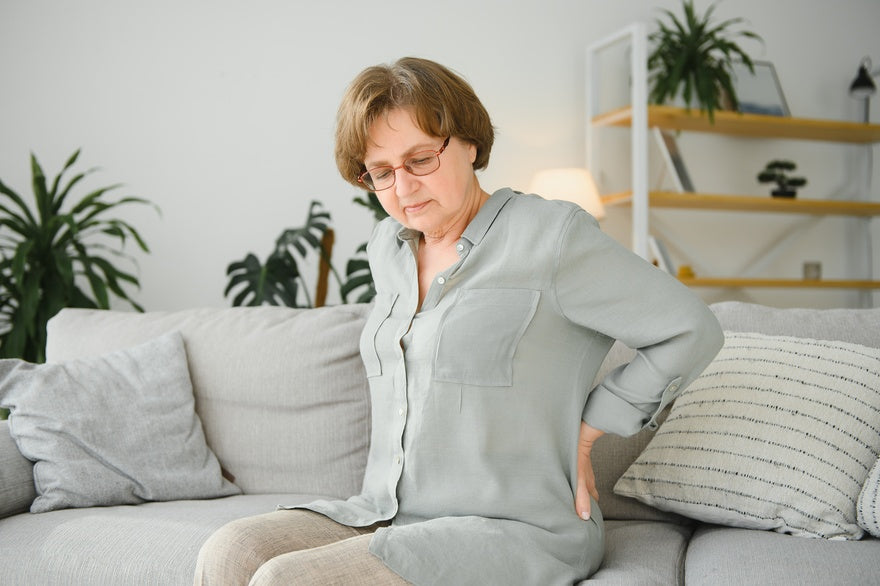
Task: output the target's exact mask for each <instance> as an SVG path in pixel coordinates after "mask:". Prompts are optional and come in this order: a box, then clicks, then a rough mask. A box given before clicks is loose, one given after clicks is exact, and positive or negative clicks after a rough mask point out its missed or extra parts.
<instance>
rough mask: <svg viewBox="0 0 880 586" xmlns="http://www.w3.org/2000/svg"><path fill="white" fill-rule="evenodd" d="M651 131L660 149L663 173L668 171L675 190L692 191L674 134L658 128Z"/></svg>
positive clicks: (692, 187)
mask: <svg viewBox="0 0 880 586" xmlns="http://www.w3.org/2000/svg"><path fill="white" fill-rule="evenodd" d="M652 133H653V134H654V141H655V142H656V144H657V149H658V150H659V151H660V157H661V158H662V159H663V169H662V170H663V171H664V175H667V173H666V172H668V176H669V177H670V178H671V180H672V184H673V186H674V187H675V190H676V191H679V192H683V191H694V184H693V182H692V181H691V176H690V174H689V173H688V170H687V167H685V164H684V159H682V158H681V152H680V151H679V150H678V143H677V142H675V135H674V134H672V133H671V132H668V131H666V130H660V129H659V128H654V129H652ZM661 183H662V181H661Z"/></svg>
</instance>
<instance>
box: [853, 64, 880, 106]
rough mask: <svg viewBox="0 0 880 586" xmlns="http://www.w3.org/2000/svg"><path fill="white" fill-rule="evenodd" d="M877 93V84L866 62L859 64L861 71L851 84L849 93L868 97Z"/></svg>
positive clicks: (858, 96)
mask: <svg viewBox="0 0 880 586" xmlns="http://www.w3.org/2000/svg"><path fill="white" fill-rule="evenodd" d="M875 93H877V86H875V85H874V80H873V79H871V74H870V73H869V72H868V68H867V67H865V64H864V63H863V64H862V65H860V66H859V73H858V74H857V75H856V78H855V79H854V80H853V82H852V84H850V86H849V94H850V95H851V96H852V97H854V98H867V97H869V96H873V95H874V94H875Z"/></svg>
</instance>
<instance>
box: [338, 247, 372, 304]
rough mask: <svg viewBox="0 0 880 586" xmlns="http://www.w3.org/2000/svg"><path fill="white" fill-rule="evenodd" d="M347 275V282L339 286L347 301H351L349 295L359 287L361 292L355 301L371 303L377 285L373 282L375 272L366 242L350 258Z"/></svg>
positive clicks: (346, 270) (343, 297)
mask: <svg viewBox="0 0 880 586" xmlns="http://www.w3.org/2000/svg"><path fill="white" fill-rule="evenodd" d="M345 277H346V279H345V283H343V284H342V286H341V287H340V288H339V292H340V294H341V295H342V299H343V301H345V302H346V303H350V301H349V298H348V296H349V295H351V294H352V293H353V292H355V291H357V290H359V289H360V294H359V295H358V296H357V297H356V298H355V300H354V302H355V303H369V302H370V301H372V300H373V297H375V296H376V285H375V284H374V283H373V273H372V272H371V271H370V263H369V261H368V260H367V243H366V242H365V243H363V244H361V245H360V246H359V247H358V249H357V253H356V254H355V256H353V257H352V258H350V259H349V260H348V264H347V265H346V267H345Z"/></svg>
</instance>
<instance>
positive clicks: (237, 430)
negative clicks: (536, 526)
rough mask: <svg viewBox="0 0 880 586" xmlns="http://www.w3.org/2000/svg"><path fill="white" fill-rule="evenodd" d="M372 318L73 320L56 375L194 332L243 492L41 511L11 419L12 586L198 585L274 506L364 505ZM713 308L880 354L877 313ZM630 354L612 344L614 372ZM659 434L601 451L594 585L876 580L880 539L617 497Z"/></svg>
mask: <svg viewBox="0 0 880 586" xmlns="http://www.w3.org/2000/svg"><path fill="white" fill-rule="evenodd" d="M368 310H369V307H368V306H364V305H346V306H337V307H330V308H322V309H313V310H293V309H287V308H270V307H262V308H236V309H231V308H230V309H197V310H187V311H178V312H151V313H145V314H136V313H124V312H102V311H89V310H64V311H62V312H61V313H60V314H59V315H58V316H56V317H55V318H54V319H53V320H52V322H51V323H50V327H49V344H48V349H47V350H48V356H49V361H50V362H61V361H70V360H73V359H79V358H83V357H87V356H97V355H101V354H104V353H107V352H110V351H113V350H116V349H120V348H127V347H130V346H134V345H137V344H140V343H142V342H144V341H146V340H150V339H153V338H155V337H156V336H158V335H160V334H163V333H165V332H168V331H171V330H178V331H180V332H181V333H182V336H183V340H184V343H185V349H186V358H187V361H188V365H189V373H190V377H191V381H192V386H193V392H194V395H195V409H196V412H197V413H198V415H199V417H200V420H201V424H202V426H203V429H204V436H205V439H206V441H207V445H208V446H210V448H211V450H213V453H214V454H216V456H217V459H218V460H219V462H220V464H222V466H223V468H224V470H225V471H226V473H227V476H228V477H229V478H230V479H234V483H235V484H236V485H237V486H238V487H239V488H240V489H241V491H242V494H239V495H235V496H228V497H225V498H215V499H204V500H176V501H167V502H146V503H143V504H137V505H117V506H102V507H88V508H68V509H62V510H54V511H51V512H44V513H29V512H28V510H29V507H30V506H31V503H32V502H33V501H34V498H35V496H36V493H35V487H34V478H33V464H32V463H31V462H30V461H29V460H27V459H25V458H24V457H23V456H22V455H21V454H20V453H19V451H18V449H17V447H16V443H15V442H14V441H13V439H12V438H11V437H10V431H9V427H8V425H7V423H6V422H0V517H2V518H0V583H3V584H11V585H19V584H22V585H32V584H101V585H107V584H114V585H115V584H120V585H121V584H126V585H127V584H162V585H172V584H188V583H191V577H192V574H193V569H194V566H195V559H196V555H197V552H198V550H199V548H200V546H201V545H202V543H203V542H204V541H205V540H206V539H207V538H208V536H209V535H211V533H212V532H213V531H215V530H216V529H217V528H218V527H220V526H221V525H223V524H224V523H226V522H228V521H230V520H233V519H236V518H239V517H243V516H247V515H254V514H259V513H263V512H268V511H271V510H274V509H275V507H276V505H278V504H294V503H299V502H306V501H309V500H312V499H313V498H315V497H316V496H319V495H320V496H333V497H344V496H346V495H351V494H353V493H356V492H357V491H358V490H359V483H360V479H361V477H362V474H363V471H364V466H365V461H366V453H367V448H368V445H367V444H368V438H369V425H370V422H369V396H368V390H367V384H366V380H365V376H364V372H363V369H362V366H361V363H360V359H359V356H358V352H357V348H358V337H359V332H360V329H361V327H362V324H363V320H364V318H365V316H366V313H367V311H368ZM713 310H714V311H715V312H716V315H718V317H719V319H720V321H721V322H722V325H723V326H724V328H725V329H726V330H729V331H747V332H763V333H764V334H770V335H777V334H785V335H794V336H801V337H810V338H817V339H841V340H846V341H850V342H856V343H860V344H863V345H868V346H872V347H880V310H825V311H817V310H774V309H770V308H766V307H761V306H756V305H749V304H743V303H722V304H717V305H714V306H713ZM630 354H631V351H629V350H628V349H626V348H623V347H620V346H615V347H614V348H613V349H612V352H611V354H610V355H609V357H608V359H607V360H606V365H605V368H606V369H607V368H611V367H613V366H615V365H617V364H620V363H622V362H623V361H624V360H626V359H627V358H628V356H629V355H630ZM876 391H877V389H875V392H876ZM670 417H671V416H670ZM662 429H663V426H661V430H662ZM652 435H653V432H650V431H644V432H642V433H640V434H638V435H636V436H634V437H631V438H618V437H611V436H605V437H603V438H602V439H601V440H600V442H599V444H598V445H597V446H596V447H595V450H594V467H595V469H596V472H597V480H598V484H599V490H600V494H601V497H600V501H599V502H600V506H601V508H602V511H603V514H604V517H605V522H606V528H607V535H606V540H607V553H606V557H605V561H604V563H603V566H602V568H601V569H600V570H599V572H598V573H597V574H595V575H594V576H593V578H592V579H591V580H589V581H587V582H585V583H596V584H625V585H634V584H680V583H686V584H711V585H718V584H737V585H739V584H751V585H754V584H877V583H878V581H880V540H877V539H874V538H870V537H867V536H866V537H865V538H863V539H861V540H849V541H837V540H828V539H811V538H805V537H795V536H791V535H785V534H782V533H777V532H772V531H763V530H755V529H746V528H734V527H728V526H721V525H717V524H710V523H704V522H698V521H695V520H691V519H689V518H687V517H684V516H681V515H678V514H675V513H673V512H667V511H663V510H659V509H657V508H654V507H651V506H648V505H646V504H644V503H642V502H638V501H637V500H634V499H632V498H627V497H624V496H621V495H619V494H615V492H614V490H613V489H614V485H615V483H616V482H617V480H618V478H619V477H620V476H621V475H623V474H624V471H626V470H627V468H628V467H629V466H630V465H631V464H632V463H633V461H634V460H635V459H636V458H637V456H638V455H639V454H640V453H641V452H642V451H643V449H644V448H645V446H646V445H647V444H648V442H649V440H650V439H651V436H652ZM875 455H876V454H875Z"/></svg>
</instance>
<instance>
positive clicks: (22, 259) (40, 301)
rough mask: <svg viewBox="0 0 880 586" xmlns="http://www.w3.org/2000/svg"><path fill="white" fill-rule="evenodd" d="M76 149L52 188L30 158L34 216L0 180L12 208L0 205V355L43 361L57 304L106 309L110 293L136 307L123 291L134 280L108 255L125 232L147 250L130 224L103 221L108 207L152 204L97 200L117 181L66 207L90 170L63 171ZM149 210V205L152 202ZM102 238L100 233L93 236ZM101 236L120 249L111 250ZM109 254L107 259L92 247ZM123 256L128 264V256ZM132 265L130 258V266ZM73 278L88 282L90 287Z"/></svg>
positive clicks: (69, 166)
mask: <svg viewBox="0 0 880 586" xmlns="http://www.w3.org/2000/svg"><path fill="white" fill-rule="evenodd" d="M79 155H80V151H79V150H77V151H75V152H74V153H73V154H72V155H71V156H70V157H69V158H68V159H67V161H66V162H65V163H64V166H63V168H62V170H61V172H60V173H58V174H57V175H56V176H55V177H54V179H53V181H52V182H51V187H50V186H49V184H48V182H47V180H46V174H45V173H44V171H43V168H42V166H41V165H40V163H39V161H38V159H37V157H36V155H34V154H33V153H32V154H31V156H30V163H31V186H32V190H33V202H34V204H35V209H36V214H34V213H33V212H32V211H31V208H30V206H29V205H28V204H27V203H26V202H25V201H24V199H23V198H22V197H21V196H19V195H18V194H17V193H16V192H15V191H13V190H12V189H10V188H9V187H7V186H6V185H5V184H3V183H2V182H0V195H2V196H3V197H5V199H6V200H7V201H8V202H12V205H3V204H0V226H2V227H4V228H9V230H5V229H4V230H3V233H2V235H0V332H2V334H0V355H2V356H6V357H17V358H24V359H26V360H31V361H35V362H40V361H42V360H44V359H45V341H46V322H47V321H48V320H49V319H50V318H51V317H53V316H54V315H55V314H56V313H57V312H58V311H59V310H60V309H61V308H63V307H100V308H108V307H109V305H110V297H111V296H115V297H118V298H120V299H122V300H123V301H126V302H128V303H129V304H130V305H131V306H132V307H133V308H134V309H136V310H138V311H142V310H143V308H142V307H140V305H138V304H137V303H136V302H135V301H134V300H133V299H132V297H131V295H130V294H129V293H128V291H127V290H126V288H127V287H132V286H133V287H135V288H137V287H139V285H140V283H139V282H138V279H137V277H136V276H135V275H134V274H132V273H130V272H128V271H125V270H122V269H120V268H119V267H118V266H116V265H115V264H114V263H113V262H111V261H110V260H109V258H112V256H116V257H117V258H118V257H121V256H124V255H123V254H122V249H123V247H124V246H125V243H126V240H127V238H128V237H131V238H133V239H134V240H135V241H136V242H137V243H138V246H139V247H140V248H141V249H142V250H144V251H147V250H148V249H147V248H146V244H145V243H144V241H143V239H142V238H141V237H140V235H139V234H138V233H137V232H136V231H135V230H134V228H133V227H131V226H130V225H129V224H127V223H125V222H123V221H122V220H119V219H116V218H107V217H106V215H107V212H108V211H110V210H114V209H116V208H117V207H119V206H123V205H128V204H134V203H137V204H149V205H152V204H150V203H149V202H148V201H147V200H145V199H142V198H135V197H127V198H122V199H120V200H118V201H114V202H107V201H104V200H103V199H102V197H103V196H104V194H106V193H107V192H108V191H111V190H113V189H116V188H117V187H119V186H118V185H113V186H110V187H103V188H100V189H97V190H93V191H92V192H90V193H88V194H87V195H85V196H83V197H81V198H79V200H78V201H74V202H73V204H72V206H70V209H68V210H67V211H65V209H64V208H65V207H67V206H66V204H67V202H68V200H69V199H70V198H72V197H73V192H74V188H75V187H77V186H78V185H80V184H81V182H82V180H83V178H84V177H86V176H87V175H88V174H90V173H91V172H92V171H93V170H88V171H85V172H82V173H76V174H74V175H73V176H72V178H71V179H69V180H68V179H67V173H68V171H70V170H71V169H72V167H73V166H74V165H75V164H76V162H77V161H78V159H79ZM154 207H155V206H154ZM97 236H100V237H101V238H94V237H97ZM107 236H111V238H115V239H116V241H117V242H118V246H114V247H110V246H109V245H108V244H107ZM95 250H102V251H105V252H109V254H110V255H111V256H110V257H105V256H100V255H97V254H94V252H93V251H95ZM126 259H127V260H128V261H134V259H132V258H131V257H130V256H126ZM134 264H135V266H136V263H134ZM78 281H81V282H82V283H87V284H88V290H87V291H88V292H86V290H84V289H83V288H81V287H80V286H79V284H78Z"/></svg>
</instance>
